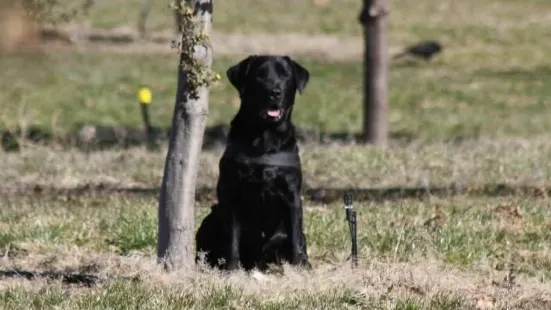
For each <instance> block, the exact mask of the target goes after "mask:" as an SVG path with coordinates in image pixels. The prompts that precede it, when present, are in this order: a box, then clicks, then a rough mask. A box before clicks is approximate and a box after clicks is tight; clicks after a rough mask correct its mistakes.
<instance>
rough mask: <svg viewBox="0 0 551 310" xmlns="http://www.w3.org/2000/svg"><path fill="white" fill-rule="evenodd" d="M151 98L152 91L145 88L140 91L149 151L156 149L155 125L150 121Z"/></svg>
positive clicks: (139, 96)
mask: <svg viewBox="0 0 551 310" xmlns="http://www.w3.org/2000/svg"><path fill="white" fill-rule="evenodd" d="M151 97H152V96H151V90H150V89H149V88H147V87H145V86H144V87H141V88H140V89H139V90H138V101H139V102H140V107H141V108H142V118H143V122H144V125H145V134H146V137H147V147H148V149H154V148H155V141H154V140H155V138H154V136H153V125H151V121H150V120H149V105H150V104H151Z"/></svg>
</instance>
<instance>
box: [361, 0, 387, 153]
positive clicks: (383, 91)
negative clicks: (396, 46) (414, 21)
mask: <svg viewBox="0 0 551 310" xmlns="http://www.w3.org/2000/svg"><path fill="white" fill-rule="evenodd" d="M388 12H389V4H388V0H364V6H363V8H362V12H361V14H360V22H361V24H362V25H363V27H364V42H365V51H364V78H363V80H364V81H363V83H364V117H363V134H364V138H365V140H366V142H367V143H371V144H374V145H377V146H382V147H384V146H386V144H387V139H388V116H387V114H388V50H387V44H388V43H387V42H388V39H387V34H388V31H387V14H388Z"/></svg>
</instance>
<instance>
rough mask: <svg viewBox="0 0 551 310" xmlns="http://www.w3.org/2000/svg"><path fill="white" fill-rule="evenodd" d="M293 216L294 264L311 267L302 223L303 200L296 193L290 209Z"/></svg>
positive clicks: (292, 262)
mask: <svg viewBox="0 0 551 310" xmlns="http://www.w3.org/2000/svg"><path fill="white" fill-rule="evenodd" d="M290 213H291V214H290V215H291V216H290V217H291V227H290V228H291V246H292V249H291V251H292V252H291V253H292V261H291V264H293V265H300V266H303V267H306V268H311V265H310V263H309V262H308V253H307V250H306V238H305V236H304V230H303V223H302V201H301V200H300V196H299V195H298V194H295V195H294V198H293V203H292V204H291V210H290Z"/></svg>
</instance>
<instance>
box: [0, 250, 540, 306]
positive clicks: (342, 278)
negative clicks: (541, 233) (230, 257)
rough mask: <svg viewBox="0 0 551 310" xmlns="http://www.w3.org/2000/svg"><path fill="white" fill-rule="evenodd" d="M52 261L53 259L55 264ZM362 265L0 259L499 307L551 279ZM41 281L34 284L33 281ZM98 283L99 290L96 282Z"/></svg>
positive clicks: (187, 282)
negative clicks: (191, 265)
mask: <svg viewBox="0 0 551 310" xmlns="http://www.w3.org/2000/svg"><path fill="white" fill-rule="evenodd" d="M52 262H53V263H52ZM360 264H361V268H360V269H358V270H352V269H351V268H350V267H349V265H348V263H341V264H338V265H325V266H319V267H318V268H316V269H315V270H314V271H312V272H304V271H300V270H296V269H294V268H291V267H289V266H286V267H285V276H278V275H263V276H259V275H257V274H255V273H253V274H252V276H251V275H247V274H245V273H243V272H236V273H233V274H231V275H222V274H220V273H218V272H216V271H212V270H211V271H207V272H198V271H195V270H184V271H181V272H176V273H173V274H167V273H165V272H164V271H162V270H161V269H160V267H159V266H158V265H157V264H155V259H154V258H153V257H143V256H134V257H121V256H118V255H106V254H97V253H85V252H79V251H78V250H74V249H73V250H70V251H67V252H65V253H56V254H49V255H42V256H33V257H30V258H27V259H24V260H18V261H17V262H10V261H9V260H6V259H3V260H0V268H2V269H6V268H20V269H23V270H41V269H44V268H45V266H46V268H48V269H49V270H59V271H67V270H73V271H82V270H83V269H88V270H93V272H92V274H96V275H99V276H101V277H102V278H103V279H109V278H111V279H114V278H116V277H124V278H128V279H139V280H138V281H139V282H140V283H142V284H143V285H145V286H146V287H149V288H150V289H154V288H155V289H159V288H161V289H163V288H164V289H170V290H180V291H182V292H186V293H190V294H196V295H197V298H201V296H204V295H205V294H206V292H208V291H209V290H212V288H213V287H218V286H231V287H233V288H235V289H237V290H242V292H243V294H244V295H254V296H255V297H257V298H260V299H262V300H264V301H277V300H279V301H281V300H282V298H288V297H289V296H294V295H301V294H311V295H316V294H324V293H328V292H331V291H333V290H341V291H346V290H351V291H354V292H356V293H357V294H360V295H361V296H368V297H370V298H373V299H388V300H399V299H407V298H421V299H427V300H431V299H433V298H436V297H438V296H440V295H448V294H451V295H454V296H460V297H463V298H464V299H465V300H466V304H468V305H471V306H473V305H474V306H476V305H478V306H479V307H480V306H481V305H482V304H484V305H486V306H489V305H491V306H493V307H497V308H502V307H504V305H505V304H508V305H509V307H513V308H515V309H516V307H519V306H520V305H523V304H525V303H526V302H527V301H541V302H551V293H550V292H551V284H549V283H541V282H539V281H537V280H535V279H534V278H528V277H524V276H519V277H517V278H516V279H515V280H514V283H513V284H512V285H510V286H508V285H507V283H506V282H505V281H504V273H503V272H497V271H493V270H478V271H476V272H466V271H460V270H457V269H453V268H450V267H449V266H444V265H442V264H441V262H440V261H437V260H431V259H428V260H427V259H424V260H420V261H417V262H408V263H389V262H380V261H374V260H371V261H361V262H360ZM0 284H1V289H2V290H6V289H9V288H13V287H14V286H15V287H18V289H26V290H28V289H30V290H33V291H39V290H41V289H42V288H43V287H44V286H45V283H42V285H41V284H40V280H39V281H38V283H35V281H33V282H32V285H31V283H29V282H28V281H22V280H7V281H5V280H2V281H0ZM37 284H38V285H37ZM96 289H101V286H100V287H99V288H96Z"/></svg>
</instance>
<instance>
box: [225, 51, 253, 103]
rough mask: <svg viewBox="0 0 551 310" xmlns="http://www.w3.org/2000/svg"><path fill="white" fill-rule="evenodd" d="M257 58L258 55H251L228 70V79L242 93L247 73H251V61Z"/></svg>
mask: <svg viewBox="0 0 551 310" xmlns="http://www.w3.org/2000/svg"><path fill="white" fill-rule="evenodd" d="M255 58H256V55H251V56H249V57H247V58H245V59H243V60H241V61H240V62H239V63H238V64H236V65H233V66H231V67H230V68H229V69H228V71H226V76H227V77H228V80H229V81H230V83H231V84H232V85H233V87H235V88H236V89H237V91H239V93H240V94H241V93H242V92H243V89H244V87H245V80H246V78H247V74H248V73H249V68H250V66H251V62H252V61H253V60H254V59H255Z"/></svg>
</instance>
